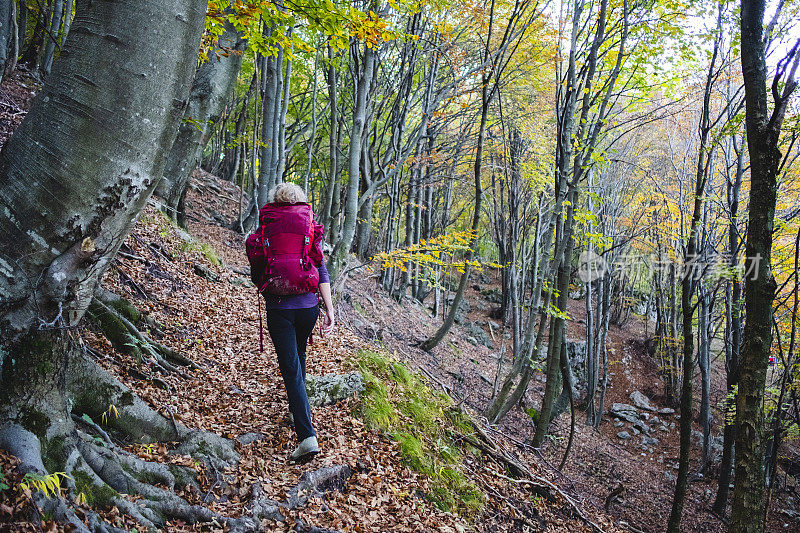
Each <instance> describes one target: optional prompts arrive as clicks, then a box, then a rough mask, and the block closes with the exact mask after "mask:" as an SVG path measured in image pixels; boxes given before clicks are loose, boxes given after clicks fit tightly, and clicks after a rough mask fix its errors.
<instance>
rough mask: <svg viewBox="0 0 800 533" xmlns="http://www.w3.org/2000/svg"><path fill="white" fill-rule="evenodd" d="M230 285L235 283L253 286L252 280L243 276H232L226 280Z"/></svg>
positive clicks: (241, 285) (239, 285) (240, 285)
mask: <svg viewBox="0 0 800 533" xmlns="http://www.w3.org/2000/svg"><path fill="white" fill-rule="evenodd" d="M228 282H229V283H230V284H231V285H236V286H238V287H251V286H253V282H251V281H250V280H249V279H247V278H243V277H241V276H233V277H232V278H230V279H229V280H228Z"/></svg>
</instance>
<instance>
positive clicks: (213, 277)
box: [192, 263, 219, 283]
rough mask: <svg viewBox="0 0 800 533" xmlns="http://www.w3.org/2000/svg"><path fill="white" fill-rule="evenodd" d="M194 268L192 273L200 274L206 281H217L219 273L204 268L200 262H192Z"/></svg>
mask: <svg viewBox="0 0 800 533" xmlns="http://www.w3.org/2000/svg"><path fill="white" fill-rule="evenodd" d="M192 266H193V268H194V273H195V274H197V275H198V276H200V277H201V278H205V279H207V280H208V281H212V282H215V283H216V282H217V281H219V274H217V273H216V272H214V271H213V270H211V269H209V268H206V267H205V266H203V265H201V264H200V263H194V265H192Z"/></svg>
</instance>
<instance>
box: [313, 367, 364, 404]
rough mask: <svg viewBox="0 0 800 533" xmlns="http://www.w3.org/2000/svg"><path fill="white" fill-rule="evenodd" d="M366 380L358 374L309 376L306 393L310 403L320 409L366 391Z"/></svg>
mask: <svg viewBox="0 0 800 533" xmlns="http://www.w3.org/2000/svg"><path fill="white" fill-rule="evenodd" d="M364 388H365V387H364V379H363V378H362V377H361V374H360V373H358V372H350V373H348V374H326V375H324V376H308V377H307V378H306V393H307V394H308V402H309V403H310V404H311V405H312V406H314V407H319V406H322V405H328V404H332V403H335V402H337V401H339V400H343V399H345V398H349V397H350V396H353V395H354V394H356V393H359V392H363V391H364Z"/></svg>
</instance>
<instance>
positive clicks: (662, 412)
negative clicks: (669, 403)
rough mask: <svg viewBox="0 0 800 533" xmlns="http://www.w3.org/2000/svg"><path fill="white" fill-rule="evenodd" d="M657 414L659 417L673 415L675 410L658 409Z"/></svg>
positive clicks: (668, 408) (667, 408)
mask: <svg viewBox="0 0 800 533" xmlns="http://www.w3.org/2000/svg"><path fill="white" fill-rule="evenodd" d="M658 414H660V415H674V414H675V409H672V408H670V407H664V408H663V409H659V410H658Z"/></svg>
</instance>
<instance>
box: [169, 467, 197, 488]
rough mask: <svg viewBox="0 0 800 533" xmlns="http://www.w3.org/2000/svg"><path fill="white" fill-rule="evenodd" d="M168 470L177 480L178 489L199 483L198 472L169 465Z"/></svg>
mask: <svg viewBox="0 0 800 533" xmlns="http://www.w3.org/2000/svg"><path fill="white" fill-rule="evenodd" d="M167 468H168V469H169V472H170V474H172V477H174V478H175V487H177V488H181V487H185V486H187V485H191V484H193V483H195V482H196V481H197V472H196V471H195V470H193V469H191V468H188V467H185V466H178V465H169V466H168V467H167Z"/></svg>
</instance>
